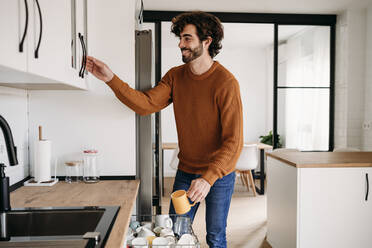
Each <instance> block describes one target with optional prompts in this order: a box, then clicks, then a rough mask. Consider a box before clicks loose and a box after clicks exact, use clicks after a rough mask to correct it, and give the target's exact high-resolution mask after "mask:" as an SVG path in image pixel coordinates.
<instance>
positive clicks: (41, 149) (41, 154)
mask: <svg viewBox="0 0 372 248" xmlns="http://www.w3.org/2000/svg"><path fill="white" fill-rule="evenodd" d="M51 156H52V142H51V141H50V140H37V141H36V142H35V163H34V174H35V181H37V182H45V181H49V180H50V178H51V174H50V172H51Z"/></svg>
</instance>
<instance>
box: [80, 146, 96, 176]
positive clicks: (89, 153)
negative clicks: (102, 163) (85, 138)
mask: <svg viewBox="0 0 372 248" xmlns="http://www.w3.org/2000/svg"><path fill="white" fill-rule="evenodd" d="M83 157H84V165H83V179H84V182H85V183H96V182H98V181H99V165H98V163H97V157H98V151H97V150H94V149H91V150H84V152H83Z"/></svg>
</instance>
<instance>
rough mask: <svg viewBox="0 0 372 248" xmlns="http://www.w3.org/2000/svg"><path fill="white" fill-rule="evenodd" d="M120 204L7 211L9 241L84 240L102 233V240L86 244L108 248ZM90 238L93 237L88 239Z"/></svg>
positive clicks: (3, 243) (100, 238) (2, 243)
mask: <svg viewBox="0 0 372 248" xmlns="http://www.w3.org/2000/svg"><path fill="white" fill-rule="evenodd" d="M118 210H119V207H111V206H110V207H106V206H105V207H82V208H81V207H80V208H79V207H77V208H75V207H74V208H71V207H69V208H60V207H52V208H24V209H13V210H12V211H10V212H7V214H6V215H7V216H6V222H7V235H8V241H2V242H0V247H4V245H6V243H8V246H9V247H12V246H13V245H14V244H13V245H12V244H10V243H14V242H17V243H18V242H30V241H36V242H40V241H46V240H48V241H59V242H61V240H69V241H71V240H82V239H84V237H83V236H84V235H85V234H86V233H88V232H98V233H99V240H97V241H96V240H94V239H92V240H91V241H94V242H87V243H89V245H87V246H83V247H104V243H105V242H106V240H107V237H108V234H109V233H110V231H111V228H112V225H113V223H114V220H115V218H116V215H117V212H118ZM88 240H89V239H88Z"/></svg>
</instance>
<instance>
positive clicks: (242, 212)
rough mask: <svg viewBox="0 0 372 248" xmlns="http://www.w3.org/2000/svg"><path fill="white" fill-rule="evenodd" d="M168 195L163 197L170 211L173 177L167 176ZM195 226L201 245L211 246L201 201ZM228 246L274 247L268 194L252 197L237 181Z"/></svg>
mask: <svg viewBox="0 0 372 248" xmlns="http://www.w3.org/2000/svg"><path fill="white" fill-rule="evenodd" d="M164 181H165V184H164V188H165V189H164V191H165V197H163V200H162V211H163V213H168V210H169V203H170V198H169V195H170V193H171V189H172V186H173V181H174V178H165V180H164ZM193 229H194V231H195V234H196V235H197V236H198V238H199V241H200V243H201V247H202V248H204V247H208V245H207V244H206V241H205V235H206V231H205V204H204V203H201V204H200V207H199V209H198V212H197V214H196V216H195V220H194V223H193ZM226 232H227V234H226V236H227V242H228V244H227V247H229V248H271V246H270V244H269V243H267V242H266V240H265V237H266V232H267V224H266V196H261V195H257V196H256V197H253V193H252V191H250V192H247V189H246V188H245V187H244V186H243V185H241V181H240V180H236V185H235V191H234V194H233V198H232V200H231V206H230V211H229V217H228V220H227V230H226Z"/></svg>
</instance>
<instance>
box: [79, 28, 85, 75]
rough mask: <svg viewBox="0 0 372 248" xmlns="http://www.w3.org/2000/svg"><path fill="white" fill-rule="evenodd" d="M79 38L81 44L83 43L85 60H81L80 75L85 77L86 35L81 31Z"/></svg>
mask: <svg viewBox="0 0 372 248" xmlns="http://www.w3.org/2000/svg"><path fill="white" fill-rule="evenodd" d="M79 40H80V44H81V49H82V50H83V60H82V61H81V67H80V71H79V77H82V78H84V70H85V60H86V58H85V56H86V54H85V44H84V36H83V35H81V33H79Z"/></svg>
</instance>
